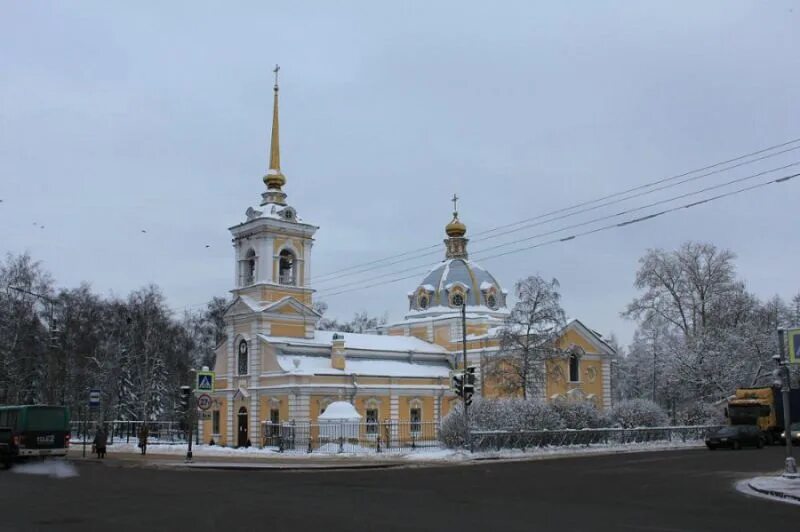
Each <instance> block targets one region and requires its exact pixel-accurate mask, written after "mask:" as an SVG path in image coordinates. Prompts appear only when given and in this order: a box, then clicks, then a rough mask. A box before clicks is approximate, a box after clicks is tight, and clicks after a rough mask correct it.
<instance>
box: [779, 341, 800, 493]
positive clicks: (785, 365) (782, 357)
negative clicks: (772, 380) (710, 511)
mask: <svg viewBox="0 0 800 532" xmlns="http://www.w3.org/2000/svg"><path fill="white" fill-rule="evenodd" d="M773 358H774V359H775V362H777V364H778V368H777V369H776V370H775V371H774V373H773V374H774V375H775V376H776V377H778V378H779V379H780V383H781V394H782V396H783V430H784V435H785V436H786V438H785V439H786V460H785V461H784V469H783V476H784V477H786V478H798V473H797V462H795V459H794V457H793V456H792V414H791V398H790V392H791V389H792V376H791V373H790V372H789V360H788V359H787V357H786V351H785V350H784V348H783V329H778V354H777V355H775V356H774V357H773Z"/></svg>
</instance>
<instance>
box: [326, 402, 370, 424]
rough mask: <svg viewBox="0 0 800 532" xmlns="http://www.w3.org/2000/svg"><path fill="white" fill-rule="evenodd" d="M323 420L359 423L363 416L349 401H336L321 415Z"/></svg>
mask: <svg viewBox="0 0 800 532" xmlns="http://www.w3.org/2000/svg"><path fill="white" fill-rule="evenodd" d="M319 419H321V420H336V421H352V422H355V423H358V422H359V420H360V419H361V414H359V413H358V412H357V411H356V408H355V407H354V406H353V405H351V404H350V403H348V402H347V401H334V402H333V403H331V404H329V405H328V407H327V408H326V409H325V412H323V413H322V414H320V416H319Z"/></svg>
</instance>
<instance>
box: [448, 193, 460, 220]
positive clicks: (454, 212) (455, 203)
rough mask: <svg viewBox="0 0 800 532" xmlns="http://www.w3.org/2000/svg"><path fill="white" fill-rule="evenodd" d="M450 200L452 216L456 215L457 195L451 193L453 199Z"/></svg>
mask: <svg viewBox="0 0 800 532" xmlns="http://www.w3.org/2000/svg"><path fill="white" fill-rule="evenodd" d="M450 201H452V202H453V216H458V196H456V195H455V194H453V199H451V200H450Z"/></svg>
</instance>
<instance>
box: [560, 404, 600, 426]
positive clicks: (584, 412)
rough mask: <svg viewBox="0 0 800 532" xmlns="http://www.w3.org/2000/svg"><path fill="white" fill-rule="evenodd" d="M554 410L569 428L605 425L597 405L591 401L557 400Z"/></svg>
mask: <svg viewBox="0 0 800 532" xmlns="http://www.w3.org/2000/svg"><path fill="white" fill-rule="evenodd" d="M553 410H555V411H556V413H557V414H558V415H559V416H560V417H561V419H562V420H563V422H564V427H565V428H568V429H594V428H598V427H602V426H603V425H604V421H605V420H604V419H603V416H602V415H601V413H600V412H599V411H598V410H597V407H595V406H594V404H592V403H590V402H580V403H568V402H566V401H556V402H554V403H553Z"/></svg>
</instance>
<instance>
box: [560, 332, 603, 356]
mask: <svg viewBox="0 0 800 532" xmlns="http://www.w3.org/2000/svg"><path fill="white" fill-rule="evenodd" d="M571 345H577V346H580V347H581V348H582V349H583V350H584V351H585V352H587V353H594V352H595V351H596V349H595V348H594V346H592V344H591V343H589V341H588V340H586V338H584V337H583V336H581V335H580V334H578V333H577V332H575V331H573V330H568V331H567V332H566V334H564V335H563V336H561V338H559V339H558V342H557V343H556V346H557V347H558V348H559V349H566V348H568V347H569V346H571Z"/></svg>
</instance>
